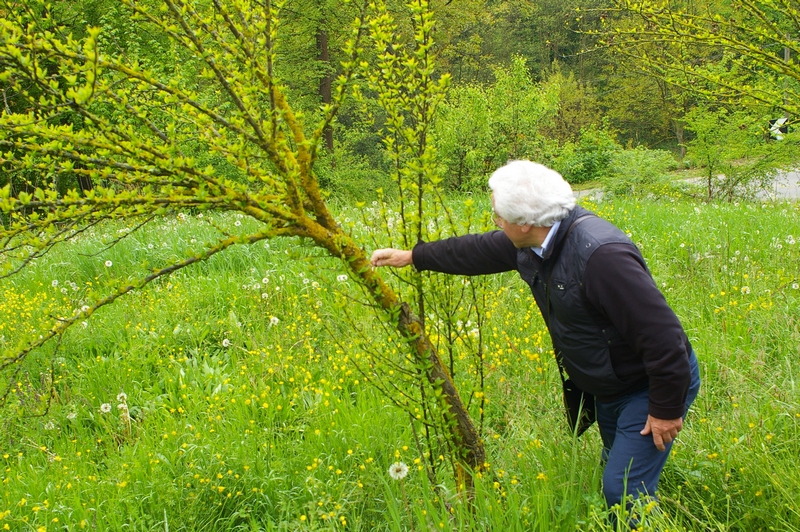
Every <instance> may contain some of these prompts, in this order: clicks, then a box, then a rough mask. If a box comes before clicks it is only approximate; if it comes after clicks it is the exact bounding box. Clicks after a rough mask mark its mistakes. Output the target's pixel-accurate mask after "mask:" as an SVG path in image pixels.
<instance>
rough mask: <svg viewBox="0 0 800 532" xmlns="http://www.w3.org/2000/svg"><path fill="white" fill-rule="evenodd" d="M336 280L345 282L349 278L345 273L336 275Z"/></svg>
mask: <svg viewBox="0 0 800 532" xmlns="http://www.w3.org/2000/svg"><path fill="white" fill-rule="evenodd" d="M336 280H337V281H339V282H340V283H343V282H345V281H346V280H347V275H345V274H342V275H337V276H336Z"/></svg>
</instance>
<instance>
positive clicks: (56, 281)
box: [50, 279, 58, 288]
mask: <svg viewBox="0 0 800 532" xmlns="http://www.w3.org/2000/svg"><path fill="white" fill-rule="evenodd" d="M50 284H51V285H53V288H55V287H56V286H58V279H53V282H52V283H50Z"/></svg>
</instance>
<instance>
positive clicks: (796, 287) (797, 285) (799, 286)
mask: <svg viewBox="0 0 800 532" xmlns="http://www.w3.org/2000/svg"><path fill="white" fill-rule="evenodd" d="M792 288H794V289H795V290H797V289H798V288H800V284H797V283H792Z"/></svg>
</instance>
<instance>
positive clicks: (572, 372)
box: [517, 207, 647, 397]
mask: <svg viewBox="0 0 800 532" xmlns="http://www.w3.org/2000/svg"><path fill="white" fill-rule="evenodd" d="M586 215H588V217H586V218H584V219H582V220H581V222H580V223H579V224H577V225H576V226H575V227H574V228H572V230H571V226H572V224H573V223H574V222H575V220H576V219H578V218H581V217H583V216H586ZM553 240H554V241H553V242H552V243H550V245H549V246H548V249H547V250H546V254H545V257H544V259H542V258H540V257H539V256H538V255H536V254H535V253H533V251H531V249H530V248H524V249H520V250H518V251H517V267H518V270H519V273H520V276H522V278H523V279H524V280H525V282H527V283H528V285H529V286H530V287H531V291H532V292H533V296H534V298H536V303H537V304H538V305H539V309H540V310H541V312H542V316H543V317H544V320H545V323H546V324H547V328H548V329H549V330H550V337H551V339H552V341H553V349H554V351H555V353H556V357H557V359H558V360H559V362H560V364H561V365H562V367H563V368H564V369H565V370H566V372H567V374H568V375H569V377H570V378H571V379H572V381H573V382H574V383H575V384H576V385H577V386H578V387H579V388H580V389H581V390H583V391H585V392H588V393H591V394H593V395H595V396H598V397H613V396H616V395H619V394H620V393H623V392H626V391H630V388H631V384H632V383H630V382H628V383H626V382H623V381H621V380H620V379H619V378H618V377H617V375H616V374H615V372H614V369H613V367H612V365H611V355H610V351H609V345H612V344H617V343H619V342H620V341H622V339H621V335H620V334H619V332H618V331H617V329H616V328H615V327H614V326H613V325H612V324H611V322H610V321H609V320H608V319H607V318H605V317H603V316H602V315H601V314H600V313H599V311H598V310H596V309H594V308H590V305H589V303H588V302H587V301H586V297H585V292H584V288H583V273H584V271H585V270H586V263H587V262H588V261H589V257H591V256H592V254H593V253H594V252H595V251H597V249H599V248H600V246H602V245H604V244H611V243H614V244H626V245H630V246H631V247H632V248H633V249H634V250H635V251H636V253H635V254H636V256H637V257H638V258H639V260H640V261H641V263H642V266H643V267H644V268H647V267H646V266H645V263H644V259H643V258H642V256H641V253H640V252H639V250H638V248H636V246H635V245H634V244H633V242H631V240H630V239H629V238H628V237H627V236H626V235H625V233H623V232H622V231H620V230H619V229H618V228H616V227H615V226H614V225H612V224H611V223H609V222H607V221H605V220H603V219H602V218H599V217H597V216H594V215H592V214H591V213H590V212H589V211H587V210H585V209H583V208H581V207H576V208H574V209H573V210H572V211H571V212H570V214H569V216H567V218H565V219H564V220H563V221H562V222H561V225H560V226H559V228H558V231H557V233H556V235H555V237H554V239H553Z"/></svg>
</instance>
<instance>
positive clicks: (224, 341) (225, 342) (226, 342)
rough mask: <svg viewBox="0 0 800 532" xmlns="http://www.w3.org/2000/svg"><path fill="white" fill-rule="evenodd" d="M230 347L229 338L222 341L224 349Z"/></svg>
mask: <svg viewBox="0 0 800 532" xmlns="http://www.w3.org/2000/svg"><path fill="white" fill-rule="evenodd" d="M230 346H231V341H230V340H228V339H227V338H225V339H224V340H222V347H230Z"/></svg>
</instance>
